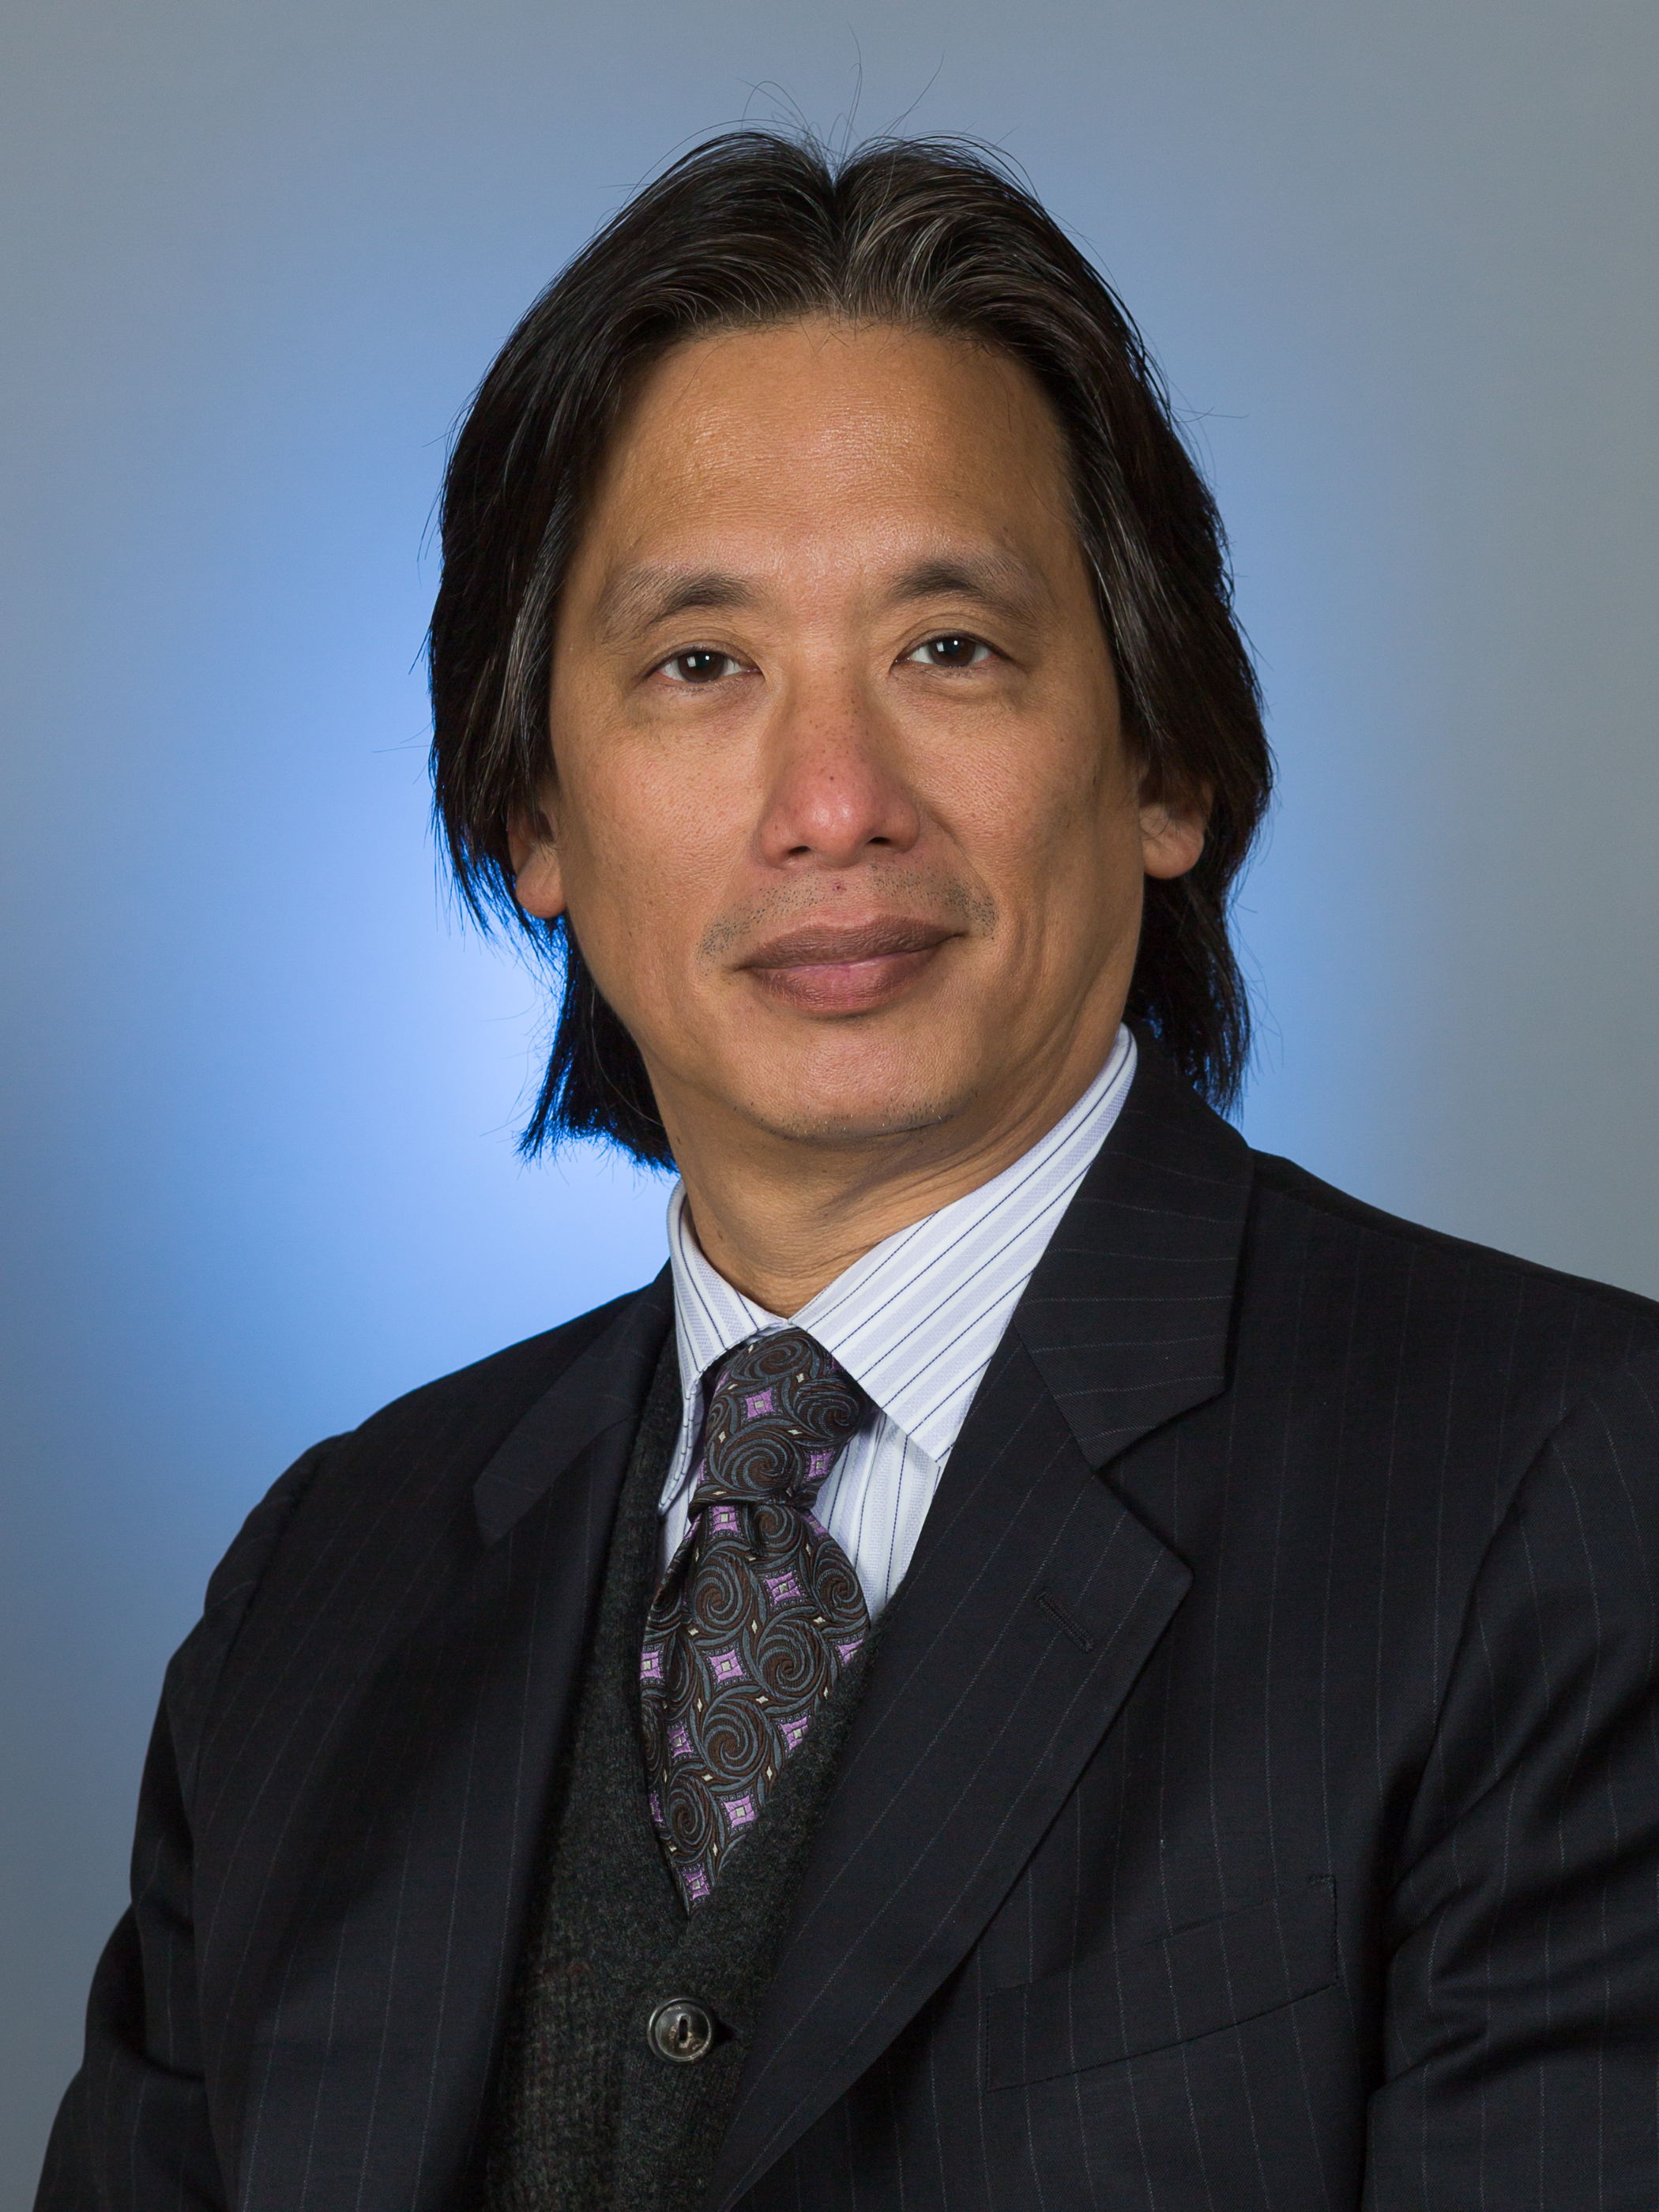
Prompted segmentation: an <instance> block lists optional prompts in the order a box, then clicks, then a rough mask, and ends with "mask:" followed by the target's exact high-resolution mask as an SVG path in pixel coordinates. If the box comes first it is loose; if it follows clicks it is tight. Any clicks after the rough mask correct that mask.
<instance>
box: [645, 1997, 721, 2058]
mask: <svg viewBox="0 0 1659 2212" xmlns="http://www.w3.org/2000/svg"><path fill="white" fill-rule="evenodd" d="M645 2032H646V2034H647V2037H648V2038H649V2039H650V2044H651V2048H652V2049H653V2051H655V2052H656V2054H657V2056H658V2057H659V2058H667V2059H671V2061H672V2062H673V2063H674V2064H675V2065H676V2066H689V2065H690V2063H691V2062H692V2061H693V2060H694V2059H696V2058H702V2057H706V2056H707V2054H708V2050H709V2047H710V2046H711V2045H712V2044H713V2043H714V2021H712V2020H711V2019H710V2017H709V2015H708V2009H707V2008H706V2007H705V2006H703V2005H700V2004H699V2003H698V2002H697V2001H696V1997H667V1998H665V2000H664V2001H663V2002H662V2003H661V2004H659V2006H658V2007H657V2009H656V2010H655V2012H653V2014H652V2015H651V2021H650V2025H649V2026H648V2027H647V2029H646V2031H645Z"/></svg>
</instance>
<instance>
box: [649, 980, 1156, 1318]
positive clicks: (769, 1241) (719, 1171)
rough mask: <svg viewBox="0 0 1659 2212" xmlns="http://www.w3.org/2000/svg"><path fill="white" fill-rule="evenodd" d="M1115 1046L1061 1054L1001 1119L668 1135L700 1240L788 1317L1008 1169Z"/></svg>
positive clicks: (721, 1264) (718, 1262)
mask: <svg viewBox="0 0 1659 2212" xmlns="http://www.w3.org/2000/svg"><path fill="white" fill-rule="evenodd" d="M1113 1036H1115V1024H1114V1028H1113ZM1110 1050H1111V1041H1110V1039H1109V1041H1108V1043H1107V1045H1106V1048H1105V1049H1104V1050H1103V1051H1102V1050H1098V1049H1089V1050H1085V1051H1084V1052H1082V1053H1080V1054H1069V1055H1067V1056H1066V1060H1065V1062H1064V1064H1063V1065H1062V1066H1060V1067H1059V1068H1057V1069H1056V1070H1055V1072H1054V1079H1052V1080H1051V1081H1050V1082H1048V1083H1047V1084H1045V1085H1042V1086H1041V1087H1040V1088H1038V1089H1036V1091H1034V1092H1033V1093H1032V1094H1031V1095H1030V1096H1028V1097H1025V1098H1024V1099H1023V1100H1020V1101H1014V1102H1008V1103H1006V1105H1005V1106H1004V1107H1003V1109H1002V1110H1001V1111H1000V1112H998V1111H995V1110H986V1109H981V1110H980V1111H978V1112H972V1111H969V1112H965V1113H963V1114H962V1115H953V1116H952V1117H951V1118H950V1119H949V1120H948V1121H944V1122H940V1123H936V1124H934V1125H933V1126H932V1127H927V1128H923V1129H915V1130H904V1131H901V1132H899V1133H896V1134H893V1135H884V1136H881V1137H878V1138H876V1139H868V1138H866V1139H859V1140H857V1141H849V1142H847V1143H844V1144H837V1143H834V1142H828V1141H811V1140H804V1139H798V1138H781V1137H778V1136H777V1135H775V1133H770V1132H760V1133H757V1131H756V1130H755V1128H754V1127H753V1126H752V1125H751V1124H744V1126H743V1127H741V1128H740V1129H734V1130H732V1131H726V1130H724V1129H718V1130H708V1129H705V1130H700V1131H698V1132H697V1133H696V1134H695V1135H690V1134H689V1133H684V1132H676V1131H674V1130H673V1129H672V1127H671V1131H670V1133H671V1137H674V1138H675V1139H676V1141H675V1144H674V1156H675V1161H676V1164H677V1165H678V1168H679V1170H680V1176H681V1180H682V1181H683V1182H684V1185H685V1193H686V1203H687V1206H688V1207H689V1209H690V1216H691V1224H692V1227H693V1229H694V1230H695V1231H696V1238H697V1242H698V1243H699V1244H700V1245H701V1247H702V1251H703V1254H704V1255H705V1257H706V1258H707V1259H708V1261H709V1263H710V1264H711V1266H713V1267H716V1268H718V1270H719V1271H720V1273H721V1274H722V1275H724V1276H725V1278H726V1281H727V1282H728V1283H730V1284H731V1285H732V1288H733V1289H734V1290H738V1291H741V1292H742V1293H743V1295H744V1297H747V1298H750V1299H751V1300H752V1301H753V1302H754V1304H757V1305H759V1306H762V1307H764V1309H765V1310H766V1311H767V1312H769V1313H775V1314H778V1315H781V1316H784V1317H786V1318H787V1316H790V1315H791V1314H795V1313H799V1310H800V1309H801V1308H802V1307H803V1306H804V1305H806V1304H809V1303H810V1301H811V1299H813V1298H814V1297H817V1294H818V1292H819V1291H821V1290H823V1289H824V1288H825V1286H826V1285H829V1284H830V1283H833V1282H834V1281H835V1279H836V1277H837V1276H838V1275H841V1274H843V1273H845V1272H846V1271H847V1269H848V1267H852V1266H854V1263H855V1262H856V1261H860V1260H861V1259H862V1258H863V1257H864V1255H865V1254H866V1252H869V1251H871V1250H872V1249H874V1248H875V1246H876V1245H878V1244H879V1243H882V1242H883V1241H884V1239H885V1238H887V1237H891V1236H894V1235H896V1233H897V1231H899V1230H901V1229H908V1227H909V1226H910V1225H911V1224H912V1223H913V1222H917V1221H921V1220H922V1219H924V1218H926V1217H927V1215H928V1214H930V1213H936V1212H939V1208H940V1207H941V1206H949V1205H951V1203H952V1201H953V1200H956V1199H958V1198H965V1197H966V1196H967V1195H968V1194H969V1192H970V1191H975V1190H978V1189H980V1188H981V1187H982V1186H983V1185H984V1184H986V1183H987V1182H991V1181H992V1179H993V1178H994V1176H999V1175H1000V1174H1001V1173H1002V1171H1003V1170H1004V1169H1005V1168H1008V1167H1012V1165H1013V1164H1014V1162H1015V1161H1016V1160H1018V1159H1019V1158H1021V1157H1022V1156H1023V1155H1024V1153H1026V1152H1030V1149H1031V1147H1032V1146H1033V1145H1036V1144H1038V1143H1040V1142H1041V1140H1042V1139H1043V1138H1044V1137H1045V1136H1047V1135H1048V1132H1049V1130H1050V1129H1052V1128H1053V1127H1054V1126H1055V1124H1056V1123H1057V1122H1059V1121H1061V1120H1062V1119H1063V1118H1064V1117H1065V1115H1066V1114H1068V1113H1069V1112H1070V1111H1071V1109H1072V1108H1073V1106H1074V1105H1076V1103H1077V1102H1078V1100H1079V1098H1080V1097H1082V1096H1083V1094H1084V1092H1085V1091H1086V1090H1087V1089H1088V1088H1089V1085H1091V1083H1092V1082H1093V1081H1094V1079H1095V1078H1096V1076H1097V1074H1098V1073H1100V1070H1101V1068H1102V1067H1103V1065H1104V1064H1105V1061H1106V1059H1107V1057H1108V1056H1109V1053H1110ZM721 1139H724V1140H723V1141H721Z"/></svg>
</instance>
